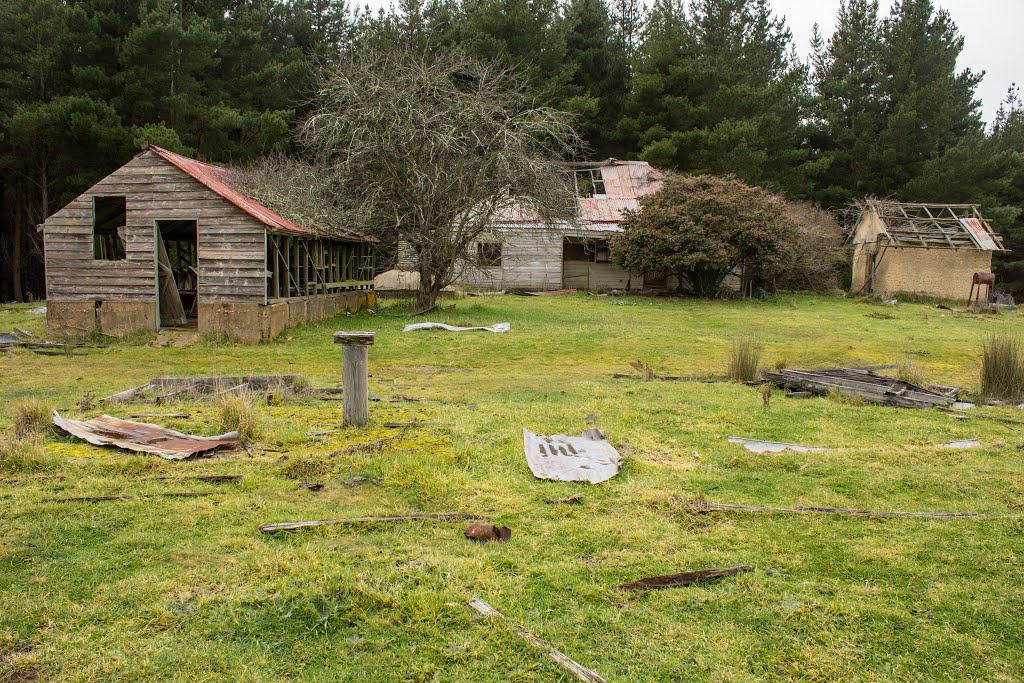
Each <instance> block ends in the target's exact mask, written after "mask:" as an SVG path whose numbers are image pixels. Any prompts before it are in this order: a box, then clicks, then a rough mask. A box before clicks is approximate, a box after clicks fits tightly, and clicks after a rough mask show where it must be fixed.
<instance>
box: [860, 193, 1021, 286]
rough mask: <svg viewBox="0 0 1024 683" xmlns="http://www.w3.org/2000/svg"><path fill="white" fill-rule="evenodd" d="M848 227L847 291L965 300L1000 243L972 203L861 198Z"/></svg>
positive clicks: (989, 267)
mask: <svg viewBox="0 0 1024 683" xmlns="http://www.w3.org/2000/svg"><path fill="white" fill-rule="evenodd" d="M861 208H862V210H861V215H860V219H859V220H858V222H857V226H856V228H855V229H854V232H853V237H852V242H853V273H852V275H853V277H852V290H853V291H854V292H857V293H865V294H866V293H875V294H882V295H891V294H896V293H899V292H907V293H915V294H925V295H928V296H934V297H939V298H944V299H962V300H966V299H967V298H968V296H969V294H970V291H971V282H972V279H973V276H974V274H975V273H988V272H990V271H991V270H992V252H995V251H1002V250H1003V243H1002V240H1001V239H1000V237H999V235H997V234H996V233H995V232H994V231H993V230H992V226H991V225H990V224H989V222H988V221H987V220H986V219H985V217H984V216H982V215H981V211H979V209H978V207H977V206H976V205H974V204H910V203H902V202H892V201H882V200H877V199H869V200H866V201H865V202H864V203H863V205H862V207H861Z"/></svg>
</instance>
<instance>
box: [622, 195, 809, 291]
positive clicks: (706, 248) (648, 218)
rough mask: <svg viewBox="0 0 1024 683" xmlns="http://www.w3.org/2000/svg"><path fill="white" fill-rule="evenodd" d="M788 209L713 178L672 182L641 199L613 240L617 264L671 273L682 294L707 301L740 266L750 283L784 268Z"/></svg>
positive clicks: (773, 199) (774, 200)
mask: <svg viewBox="0 0 1024 683" xmlns="http://www.w3.org/2000/svg"><path fill="white" fill-rule="evenodd" d="M785 211H786V207H785V204H784V203H783V202H782V200H780V199H779V198H777V197H775V196H773V195H771V194H770V193H768V192H767V191H765V190H762V189H760V188H757V187H751V186H750V185H746V184H745V183H742V182H740V181H738V180H731V179H727V178H717V177H715V176H709V175H700V176H674V177H671V178H669V179H668V180H666V181H665V184H664V185H663V186H662V188H661V189H660V190H658V191H657V192H656V193H654V194H652V195H650V196H648V197H645V198H643V199H642V200H641V201H640V211H638V212H634V213H631V214H629V215H627V216H626V218H625V219H624V220H623V222H622V228H623V231H622V232H621V233H620V234H618V235H616V236H615V237H614V238H613V240H612V255H613V258H614V259H615V261H616V263H618V264H619V265H621V266H622V267H624V268H625V269H627V270H629V271H632V272H637V273H656V274H658V275H674V276H676V277H677V278H678V281H679V289H680V291H690V292H692V293H693V294H696V295H697V296H704V297H713V296H715V295H717V294H718V293H719V291H720V290H721V288H722V282H723V281H724V280H725V277H726V276H727V275H728V274H729V273H730V272H732V271H733V270H734V269H737V268H739V269H740V270H741V271H742V273H743V276H744V277H745V278H746V279H747V280H748V281H752V282H754V283H755V284H762V283H765V282H768V281H770V280H771V279H772V277H773V276H774V274H775V272H776V271H777V270H778V268H779V267H780V266H781V265H782V264H783V263H784V262H785V260H786V259H785V257H786V252H787V243H788V241H789V240H788V238H789V234H788V233H789V228H788V225H789V223H788V222H787V220H786V217H785Z"/></svg>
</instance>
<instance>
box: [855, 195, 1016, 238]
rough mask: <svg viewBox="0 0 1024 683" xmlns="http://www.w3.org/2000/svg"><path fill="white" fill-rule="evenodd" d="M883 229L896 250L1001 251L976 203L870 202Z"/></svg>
mask: <svg viewBox="0 0 1024 683" xmlns="http://www.w3.org/2000/svg"><path fill="white" fill-rule="evenodd" d="M865 209H866V210H870V211H873V212H874V213H875V214H876V215H877V216H878V217H879V219H881V221H882V224H883V226H884V237H885V238H886V239H887V240H888V242H889V243H890V244H891V245H893V246H896V247H923V248H926V249H928V248H942V249H981V250H984V251H1002V250H1003V244H1002V240H1001V238H1000V236H999V235H998V234H996V233H995V232H994V231H993V230H992V226H991V225H990V224H989V222H988V221H987V220H986V219H985V218H984V216H982V215H981V211H980V210H979V209H978V206H977V205H975V204H920V203H909V202H893V201H881V200H876V199H869V200H867V201H866V202H865Z"/></svg>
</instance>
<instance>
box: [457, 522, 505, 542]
mask: <svg viewBox="0 0 1024 683" xmlns="http://www.w3.org/2000/svg"><path fill="white" fill-rule="evenodd" d="M465 534H466V538H468V539H470V540H471V541H507V540H508V539H510V538H512V530H511V529H509V528H508V527H507V526H498V525H496V524H470V525H468V526H467V527H466V531H465Z"/></svg>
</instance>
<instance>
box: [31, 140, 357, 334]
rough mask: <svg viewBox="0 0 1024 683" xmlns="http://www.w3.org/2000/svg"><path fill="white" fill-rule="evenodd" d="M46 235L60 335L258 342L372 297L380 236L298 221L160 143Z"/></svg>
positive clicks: (52, 311) (53, 319)
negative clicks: (182, 332)
mask: <svg viewBox="0 0 1024 683" xmlns="http://www.w3.org/2000/svg"><path fill="white" fill-rule="evenodd" d="M42 231H43V239H44V247H45V259H46V295H47V306H48V308H47V326H48V329H49V332H50V333H51V334H54V335H62V336H71V335H84V334H88V333H89V332H91V331H93V330H99V331H100V332H101V333H104V334H109V335H123V334H126V333H130V332H134V331H138V330H157V329H159V328H161V327H197V328H198V330H199V331H201V332H212V333H224V334H227V335H230V336H232V337H236V338H238V339H239V340H242V341H248V342H254V341H260V340H270V339H273V338H274V337H275V336H277V335H278V334H280V332H281V331H282V330H284V329H285V328H286V327H289V326H292V325H296V324H298V323H301V322H305V321H309V320H319V319H321V318H325V317H329V316H333V315H337V314H338V313H339V312H344V311H356V310H358V309H359V308H360V307H363V306H366V305H368V304H370V303H372V301H373V296H374V295H373V291H372V289H373V273H374V255H373V250H372V242H373V241H374V240H373V239H372V238H368V237H363V236H360V235H356V234H351V233H345V232H342V231H338V230H336V229H335V230H332V231H330V232H326V231H322V230H317V229H312V228H307V227H302V226H299V225H296V224H295V223H293V222H291V221H289V220H287V219H286V218H283V217H281V216H280V215H278V214H277V213H275V212H274V211H272V210H271V209H269V208H267V207H266V206H264V205H262V204H260V203H259V202H257V201H255V200H254V199H252V198H251V197H248V196H246V195H245V194H243V193H242V192H240V191H239V190H238V189H237V188H236V187H235V186H233V184H232V177H231V173H230V171H228V170H227V169H224V168H221V167H218V166H212V165H210V164H206V163H203V162H200V161H196V160H194V159H190V158H188V157H185V156H182V155H180V154H175V153H173V152H170V151H168V150H165V149H161V148H159V147H156V146H153V145H148V146H147V147H146V148H145V149H144V150H143V151H142V152H141V153H140V154H138V155H137V156H135V157H134V158H133V159H132V160H131V161H129V162H128V163H127V164H125V165H124V166H122V167H121V168H119V169H117V170H116V171H114V172H113V173H111V174H110V175H109V176H107V177H106V178H104V179H103V180H101V181H99V182H98V183H97V184H96V185H94V186H93V187H91V188H89V190H87V191H86V192H85V193H84V194H82V195H81V196H80V197H78V198H77V199H75V200H74V201H72V202H71V203H70V204H68V205H67V206H66V207H64V208H63V209H61V210H60V211H58V212H57V213H55V214H53V215H52V216H50V217H49V218H48V219H47V220H46V221H45V223H43V225H42Z"/></svg>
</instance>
